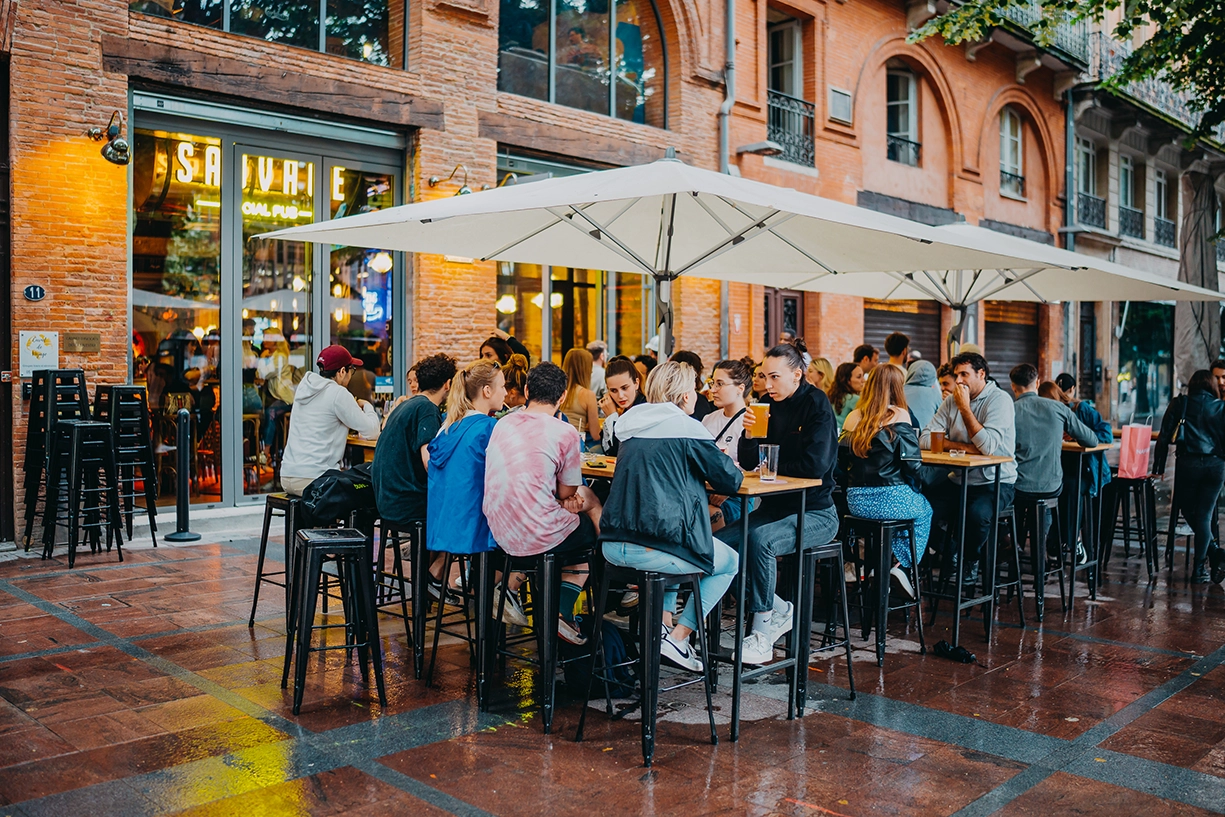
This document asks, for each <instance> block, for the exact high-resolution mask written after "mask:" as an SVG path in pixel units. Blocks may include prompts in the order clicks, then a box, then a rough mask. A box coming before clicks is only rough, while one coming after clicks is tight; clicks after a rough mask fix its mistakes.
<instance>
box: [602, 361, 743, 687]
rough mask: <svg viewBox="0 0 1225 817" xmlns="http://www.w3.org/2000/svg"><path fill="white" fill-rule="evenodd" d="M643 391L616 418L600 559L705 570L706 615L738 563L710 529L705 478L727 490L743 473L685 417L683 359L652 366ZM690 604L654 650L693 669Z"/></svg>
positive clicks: (689, 405) (689, 386)
mask: <svg viewBox="0 0 1225 817" xmlns="http://www.w3.org/2000/svg"><path fill="white" fill-rule="evenodd" d="M646 395H647V400H648V401H649V402H648V403H645V404H643V405H638V406H634V407H633V408H631V409H630V410H629V411H627V412H625V414H622V415H621V417H620V419H619V420H617V427H616V435H617V440H618V441H619V445H620V449H619V455H618V457H617V471H616V474H615V476H614V477H613V482H612V488H611V489H610V490H609V494H608V501H607V502H605V503H604V510H603V513H602V515H601V517H600V541H601V543H602V545H603V551H604V558H605V559H607V560H608V561H609V562H611V563H612V564H615V565H621V566H624V567H633V568H637V569H640V570H653V571H658V572H660V573H699V572H700V573H702V574H704V576H703V578H702V579H701V580H700V582H699V583H698V586H699V587H700V588H701V594H702V613H701V615H702V616H703V617H705V616H706V615H707V614H709V613H710V611H711V610H714V609H715V608H716V607H717V606H718V604H719V600H720V599H722V598H723V595H724V594H725V593H726V592H727V588H728V587H730V586H731V583H732V579H733V578H735V576H736V569H737V562H738V559H737V556H736V551H734V550H732V549H731V548H730V547H728V546H727V545H725V544H724V543H723V542H720V541H719V540H718V539H715V538H714V537H713V536H712V535H711V532H710V517H709V514H708V512H707V507H706V502H707V500H706V483H709V484H710V486H711V488H713V489H714V491H715V492H716V493H719V494H723V495H730V494H734V493H736V491H738V490H739V489H740V483H741V481H742V480H743V478H744V475H743V474H741V472H740V469H738V468H737V467H736V466H735V465H734V464H733V462H732V460H731V458H730V457H728V456H727V455H726V454H724V453H723V452H722V451H720V450H719V448H718V446H716V445H715V441H714V439H713V438H712V437H711V436H710V432H709V431H707V430H706V429H705V428H704V427H703V426H702V424H701V423H699V422H698V421H697V420H694V419H693V418H692V417H690V416H688V415H689V414H690V413H691V412H692V411H693V404H694V402H695V401H696V398H697V392H696V390H695V388H694V379H693V370H692V369H691V368H690V367H689V366H688V365H686V364H682V363H677V362H675V361H670V362H668V363H664V364H662V365H660V366H657V367H656V368H655V369H654V370H653V371H652V372H651V374H650V376H649V377H648V378H647V386H646ZM669 597H671V598H673V599H675V596H674V595H673V594H671V593H670V594H669ZM671 603H672V604H675V600H673V601H672V602H671ZM694 607H695V605H694V602H693V598H692V597H691V598H690V599H689V602H688V603H687V604H686V605H685V609H684V611H683V612H682V613H681V615H680V618H679V620H678V622H677V624H676V626H675V627H674V628H673V629H672V632H671V633H668V634H666V635H665V636H664V638H663V639H662V640H661V643H660V652H661V654H662V657H664V658H666V659H668V661H670V662H671V663H674V664H676V665H678V666H681V667H684V668H685V669H690V670H693V671H694V672H700V671H701V670H702V661H701V659H699V658H698V657H697V655H696V651H695V650H694V649H693V648H692V647H691V646H690V645H689V636H690V634H692V633H693V631H694V630H695V629H696V628H697V611H696V610H695V609H694Z"/></svg>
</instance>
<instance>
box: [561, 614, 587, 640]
mask: <svg viewBox="0 0 1225 817" xmlns="http://www.w3.org/2000/svg"><path fill="white" fill-rule="evenodd" d="M557 635H558V637H559V638H561V640H562V641H565V642H566V643H568V644H573V645H574V646H576V647H581V646H583V645H584V644H586V643H587V636H585V635H583V634H582V633H580V632H579V631H578V628H577V627H575V626H574V625H573V624H571V623H570V622H568V621H566V620H565V619H564V618H561V617H558V619H557Z"/></svg>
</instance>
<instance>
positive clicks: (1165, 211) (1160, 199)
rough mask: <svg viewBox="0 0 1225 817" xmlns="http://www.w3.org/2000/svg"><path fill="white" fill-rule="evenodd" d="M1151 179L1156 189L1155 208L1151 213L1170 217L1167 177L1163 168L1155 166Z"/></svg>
mask: <svg viewBox="0 0 1225 817" xmlns="http://www.w3.org/2000/svg"><path fill="white" fill-rule="evenodd" d="M1153 181H1154V183H1155V184H1156V187H1157V190H1156V193H1157V202H1156V204H1157V209H1156V210H1155V211H1154V213H1153V215H1155V216H1156V217H1157V218H1164V219H1169V217H1170V182H1169V178H1168V177H1167V176H1166V175H1165V171H1164V170H1162V169H1161V168H1157V170H1156V171H1155V172H1154V178H1153Z"/></svg>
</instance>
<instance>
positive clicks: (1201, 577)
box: [1191, 562, 1212, 584]
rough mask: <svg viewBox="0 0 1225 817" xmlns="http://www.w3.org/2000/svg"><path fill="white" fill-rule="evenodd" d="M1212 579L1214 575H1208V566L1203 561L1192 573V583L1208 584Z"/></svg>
mask: <svg viewBox="0 0 1225 817" xmlns="http://www.w3.org/2000/svg"><path fill="white" fill-rule="evenodd" d="M1210 581H1212V577H1211V576H1209V575H1208V568H1207V566H1205V565H1204V564H1203V563H1202V562H1201V563H1200V564H1197V565H1196V566H1195V572H1194V573H1193V574H1191V584H1208V582H1210Z"/></svg>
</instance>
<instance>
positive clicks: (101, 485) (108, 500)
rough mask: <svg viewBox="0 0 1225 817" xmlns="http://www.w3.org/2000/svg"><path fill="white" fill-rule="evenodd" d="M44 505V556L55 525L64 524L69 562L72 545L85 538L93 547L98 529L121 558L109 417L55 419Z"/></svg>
mask: <svg viewBox="0 0 1225 817" xmlns="http://www.w3.org/2000/svg"><path fill="white" fill-rule="evenodd" d="M46 483H47V489H46V503H45V507H44V511H43V558H44V559H49V558H51V555H52V553H53V551H54V548H55V540H56V531H57V528H60V527H65V528H67V529H68V566H69V567H73V566H74V565H75V564H76V555H77V547H78V545H79V544H80V542H81V541H82V538H83V537H88V538H89V543H90V550H91V551H92V552H94V553H96V552H98V550H99V549H100V547H101V543H102V532H103V531H106V534H107V537H106V549H107V551H108V552H109V551H110V549H111V543H112V537H114V542H115V544H116V547H117V550H118V553H119V561H121V562H122V561H123V521H122V519H121V516H120V509H119V468H118V465H117V464H116V462H115V441H114V437H113V436H112V434H111V426H110V424H109V423H95V422H92V421H83V420H60V421H59V422H57V423H56V425H55V430H54V432H53V433H52V436H51V456H50V458H49V463H48V466H47V479H46Z"/></svg>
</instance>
